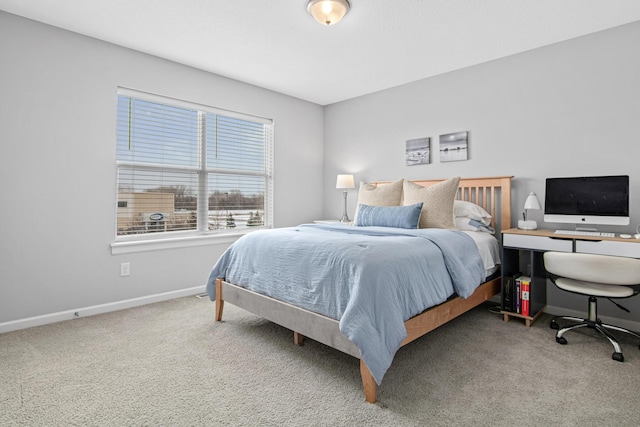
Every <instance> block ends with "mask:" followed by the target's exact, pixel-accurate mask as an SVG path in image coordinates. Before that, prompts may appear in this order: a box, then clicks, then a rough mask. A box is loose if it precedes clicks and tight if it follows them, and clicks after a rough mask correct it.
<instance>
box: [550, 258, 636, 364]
mask: <svg viewBox="0 0 640 427" xmlns="http://www.w3.org/2000/svg"><path fill="white" fill-rule="evenodd" d="M544 268H545V269H546V270H547V272H548V273H550V275H551V277H550V278H551V280H552V281H553V283H555V285H556V286H557V287H558V288H560V289H562V290H565V291H568V292H573V293H577V294H581V295H587V296H589V316H588V318H586V319H581V318H579V317H572V316H557V317H554V318H553V319H552V320H551V324H550V326H551V329H556V330H557V331H558V332H556V341H557V342H558V343H560V344H566V343H567V339H566V338H565V337H563V335H564V333H565V332H567V331H570V330H572V329H576V328H582V327H585V326H586V327H588V328H592V329H595V330H597V331H598V332H600V333H601V334H602V335H604V336H605V337H606V338H607V339H608V340H609V341H610V342H611V344H612V345H613V348H614V349H615V352H614V353H613V355H612V359H613V360H617V361H619V362H623V361H624V356H623V355H622V349H621V348H620V344H618V341H617V340H616V339H615V337H614V336H613V335H612V334H611V333H610V332H609V331H608V329H611V330H615V331H620V332H625V333H628V334H631V335H633V336H635V337H636V338H638V339H640V335H639V334H638V333H636V332H634V331H630V330H628V329H625V328H621V327H619V326H613V325H607V324H604V323H602V321H600V319H598V299H597V297H603V298H607V299H609V300H610V301H611V302H613V303H614V304H615V305H616V306H618V307H619V308H621V309H623V310H625V311H627V312H629V310H627V309H626V308H624V307H622V306H621V305H620V304H618V303H616V302H615V301H613V299H612V298H628V297H630V296H633V295H636V294H637V293H639V292H640V259H634V258H625V257H616V256H607V255H592V254H583V253H568V252H546V253H545V254H544ZM557 319H563V320H570V321H573V322H577V323H573V324H570V325H568V326H565V327H563V328H562V329H561V328H560V326H559V325H558V323H557V322H556V320H557Z"/></svg>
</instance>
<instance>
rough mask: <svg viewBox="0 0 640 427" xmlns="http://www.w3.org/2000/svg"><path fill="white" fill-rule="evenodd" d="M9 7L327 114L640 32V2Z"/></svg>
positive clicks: (244, 1) (110, 1) (41, 1)
mask: <svg viewBox="0 0 640 427" xmlns="http://www.w3.org/2000/svg"><path fill="white" fill-rule="evenodd" d="M350 2H351V5H352V7H351V11H350V12H349V13H348V14H347V16H346V17H345V18H344V19H343V20H342V22H340V23H338V24H336V25H334V26H331V27H324V26H321V25H320V24H318V23H317V22H315V21H314V20H313V18H312V17H311V15H309V14H308V13H307V11H306V3H307V0H0V10H4V11H7V12H9V13H13V14H16V15H20V16H24V17H27V18H30V19H33V20H36V21H40V22H44V23H47V24H51V25H54V26H56V27H61V28H65V29H68V30H71V31H75V32H77V33H81V34H85V35H88V36H91V37H95V38H97V39H101V40H105V41H108V42H111V43H115V44H118V45H121V46H125V47H128V48H131V49H135V50H139V51H142V52H146V53H150V54H152V55H156V56H159V57H162V58H166V59H170V60H173V61H177V62H180V63H183V64H187V65H190V66H193V67H196V68H200V69H203V70H207V71H210V72H212V73H216V74H219V75H222V76H226V77H230V78H233V79H236V80H240V81H243V82H247V83H251V84H254V85H257V86H261V87H264V88H267V89H271V90H274V91H277V92H281V93H284V94H288V95H291V96H295V97H297V98H301V99H305V100H308V101H311V102H314V103H317V104H320V105H327V104H331V103H334V102H338V101H342V100H346V99H350V98H354V97H357V96H360V95H364V94H367V93H372V92H376V91H379V90H382V89H386V88H389V87H394V86H398V85H401V84H404V83H409V82H412V81H416V80H419V79H423V78H426V77H430V76H434V75H437V74H442V73H446V72H448V71H451V70H456V69H460V68H464V67H468V66H470V65H474V64H478V63H482V62H486V61H490V60H493V59H497V58H500V57H504V56H508V55H512V54H515V53H518V52H523V51H526V50H530V49H534V48H537V47H540V46H545V45H549V44H552V43H556V42H559V41H563V40H567V39H571V38H574V37H579V36H582V35H585V34H589V33H593V32H596V31H600V30H604V29H607V28H611V27H615V26H618V25H622V24H626V23H629V22H633V21H638V20H640V1H638V0H350Z"/></svg>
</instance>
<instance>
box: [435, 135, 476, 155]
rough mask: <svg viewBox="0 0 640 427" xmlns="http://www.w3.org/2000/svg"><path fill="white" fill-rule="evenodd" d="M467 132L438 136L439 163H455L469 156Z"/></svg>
mask: <svg viewBox="0 0 640 427" xmlns="http://www.w3.org/2000/svg"><path fill="white" fill-rule="evenodd" d="M468 144H469V132H466V131H465V132H455V133H448V134H446V135H440V161H441V162H455V161H459V160H467V159H468V158H469V157H468V154H469V145H468Z"/></svg>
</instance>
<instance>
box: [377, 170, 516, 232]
mask: <svg viewBox="0 0 640 427" xmlns="http://www.w3.org/2000/svg"><path fill="white" fill-rule="evenodd" d="M512 178H513V177H512V176H493V177H487V178H460V183H459V184H458V193H457V194H456V199H457V200H466V201H468V202H473V203H475V204H476V205H478V206H480V207H482V208H483V209H484V210H486V211H487V212H489V213H490V214H491V216H492V218H491V226H492V227H493V228H495V229H496V230H500V231H504V230H507V229H509V228H511V179H512ZM442 181H444V179H424V180H415V181H414V180H411V182H413V183H415V184H418V185H422V186H423V187H428V186H430V185H433V184H437V183H439V182H442ZM390 182H391V181H376V182H372V184H376V185H384V184H389V183H390Z"/></svg>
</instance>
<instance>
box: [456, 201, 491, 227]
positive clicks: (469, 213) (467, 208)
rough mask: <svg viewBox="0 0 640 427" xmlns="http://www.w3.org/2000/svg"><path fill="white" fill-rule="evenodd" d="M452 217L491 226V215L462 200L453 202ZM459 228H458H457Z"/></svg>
mask: <svg viewBox="0 0 640 427" xmlns="http://www.w3.org/2000/svg"><path fill="white" fill-rule="evenodd" d="M453 215H454V216H455V217H456V218H469V219H475V220H476V221H480V222H482V223H483V224H484V225H491V215H489V213H488V212H487V211H485V210H484V209H482V208H481V207H480V206H478V205H476V204H475V203H471V202H466V201H464V200H456V201H454V202H453ZM458 228H460V227H458Z"/></svg>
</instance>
